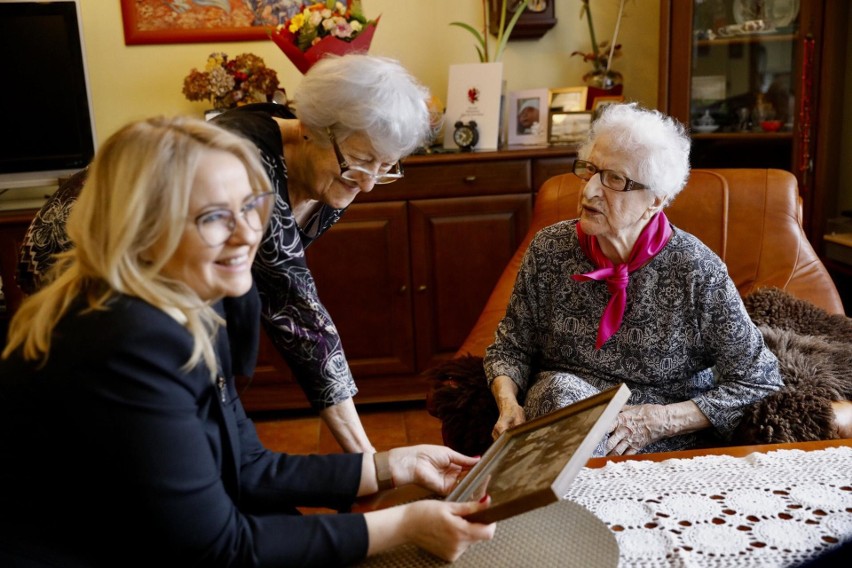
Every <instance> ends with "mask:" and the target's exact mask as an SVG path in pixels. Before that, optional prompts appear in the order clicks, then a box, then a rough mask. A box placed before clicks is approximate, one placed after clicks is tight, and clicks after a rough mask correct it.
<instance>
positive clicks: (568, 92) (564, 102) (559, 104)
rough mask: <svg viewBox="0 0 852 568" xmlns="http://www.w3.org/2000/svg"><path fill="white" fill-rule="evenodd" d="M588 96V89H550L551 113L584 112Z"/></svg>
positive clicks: (549, 105)
mask: <svg viewBox="0 0 852 568" xmlns="http://www.w3.org/2000/svg"><path fill="white" fill-rule="evenodd" d="M588 96H589V88H588V87H561V88H558V89H550V103H549V104H548V107H549V108H550V110H551V111H557V112H578V111H582V110H586V98H587V97H588Z"/></svg>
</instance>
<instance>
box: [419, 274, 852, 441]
mask: <svg viewBox="0 0 852 568" xmlns="http://www.w3.org/2000/svg"><path fill="white" fill-rule="evenodd" d="M743 302H744V304H745V307H746V310H747V311H748V313H749V315H751V317H752V319H753V320H754V322H755V323H756V324H757V325H758V327H759V328H760V331H761V332H762V333H763V337H764V341H765V342H766V345H767V347H768V348H769V349H770V350H771V351H772V352H773V353H774V354H775V356H776V357H778V361H779V368H780V370H781V374H782V376H783V378H784V387H783V388H782V389H781V390H779V391H778V392H776V393H774V394H772V395H770V396H768V397H767V398H765V399H763V400H762V401H760V402H758V403H756V404H754V405H753V406H751V407H749V408H748V409H747V410H746V412H745V414H744V416H743V420H742V422H741V423H740V426H739V428H738V429H737V431H736V432H735V433H734V436H733V438H732V442H733V443H735V444H768V443H781V442H796V441H806V440H826V439H832V438H837V437H838V433H837V429H836V427H835V425H834V421H833V416H834V415H833V411H832V408H831V402H832V401H835V400H844V399H846V400H852V349H850V347H852V318H848V317H846V316H843V315H832V314H828V313H827V312H825V311H823V310H821V309H820V308H818V307H816V306H814V305H813V304H810V303H808V302H805V301H803V300H799V299H797V298H795V297H793V296H790V295H789V294H787V293H786V292H784V291H782V290H779V289H777V288H763V289H760V290H757V291H756V292H754V293H752V294H750V295H749V296H748V297H746V298H745V299H744V300H743ZM426 374H427V375H428V376H429V377H430V379H431V382H432V386H431V388H430V391H429V393H428V396H427V410H428V411H429V413H430V414H431V415H432V416H435V417H436V418H438V419H440V420H441V422H442V433H443V437H444V443H445V444H447V445H448V446H449V447H451V448H453V449H455V450H457V451H459V452H462V453H465V454H467V455H481V454H482V453H484V452H485V450H486V449H487V448H488V446H490V445H491V441H492V440H491V429H492V428H493V426H494V423H495V422H496V421H497V417H498V412H497V405H496V403H495V402H494V397H493V396H492V395H491V392H490V390H489V389H488V385H487V381H486V378H485V371H484V370H483V368H482V358H481V357H476V356H473V355H464V356H461V357H457V358H455V359H451V360H449V361H447V362H446V363H444V364H442V365H439V366H438V367H435V368H433V369H431V370H429V371H427V372H426Z"/></svg>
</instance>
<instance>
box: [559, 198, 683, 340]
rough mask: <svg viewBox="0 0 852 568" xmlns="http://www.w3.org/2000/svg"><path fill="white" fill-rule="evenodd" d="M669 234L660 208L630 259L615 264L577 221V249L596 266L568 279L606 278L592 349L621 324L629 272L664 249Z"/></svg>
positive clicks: (640, 235) (670, 231)
mask: <svg viewBox="0 0 852 568" xmlns="http://www.w3.org/2000/svg"><path fill="white" fill-rule="evenodd" d="M671 236H672V228H671V226H669V220H668V219H667V218H666V215H665V213H663V212H662V211H660V212H659V213H657V214H656V215H654V216H653V217H652V218H651V220H650V221H649V222H648V224H647V225H645V228H644V229H642V232H641V233H640V234H639V238H638V239H637V240H636V244H634V245H633V250H632V251H630V258H628V259H627V262H625V263H623V264H615V265H614V264H613V263H612V261H611V260H610V259H608V258H607V257H606V256H604V254H603V252H601V247H600V245H599V244H598V239H597V237H595V236H593V235H592V236H590V235H586V234H585V233H583V231H582V229H580V223H579V222H578V223H577V238H578V239H579V241H580V248H581V249H583V252H584V253H585V254H586V256H587V257H589V260H591V261H592V263H594V265H595V266H597V267H598V268H597V270H592V271H591V272H587V273H585V274H572V275H571V278H573V279H574V280H575V281H577V282H588V281H590V280H606V287H607V289H608V290H609V293H610V298H609V303H608V304H607V306H606V309H604V313H603V316H601V322H600V325H599V326H598V338H597V341H596V342H595V349H600V348H601V347H602V346H603V344H604V343H606V341H607V339H609V338H610V337H612V335H613V334H614V333H615V332H616V331H618V328H619V327H621V320H622V319H623V318H624V309H625V308H626V306H627V282H628V278H629V276H630V274H631V273H632V272H634V271H635V270H637V269H639V268H641V267H642V266H644V265H645V264H646V263H647V262H648V261H649V260H651V259H652V258H654V257H655V256H657V253H659V252H660V251H661V250H663V247H665V246H666V243H668V242H669V239H670V238H671Z"/></svg>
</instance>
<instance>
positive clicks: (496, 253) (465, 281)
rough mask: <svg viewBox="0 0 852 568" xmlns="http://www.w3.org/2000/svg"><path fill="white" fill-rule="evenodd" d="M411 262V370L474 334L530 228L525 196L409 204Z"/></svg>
mask: <svg viewBox="0 0 852 568" xmlns="http://www.w3.org/2000/svg"><path fill="white" fill-rule="evenodd" d="M409 207H410V220H411V258H412V275H413V285H414V312H415V321H416V322H417V330H416V337H417V364H418V370H420V371H423V370H426V369H429V368H430V367H434V366H435V365H437V364H438V363H440V362H441V361H443V360H445V359H447V358H449V357H451V356H452V355H453V354H454V353H455V352H456V350H457V349H458V348H459V347H460V346H461V344H462V342H463V341H464V339H465V338H466V337H467V334H468V333H470V330H471V329H472V328H473V324H474V323H475V322H476V320H477V318H478V317H479V314H480V313H481V312H482V308H483V307H484V306H485V302H486V301H487V300H488V296H489V295H490V294H491V290H492V289H493V288H494V285H495V284H496V283H497V279H498V278H499V277H500V274H501V273H502V272H503V269H504V268H505V267H506V264H508V262H509V259H510V258H511V257H512V255H513V254H514V253H515V250H516V249H517V248H518V245H519V244H520V242H521V240H522V239H523V238H524V235H525V234H526V231H527V229H528V228H529V225H530V217H531V211H532V197H531V195H530V194H528V193H525V194H513V195H500V196H487V197H460V198H452V199H430V200H418V201H412V202H410V204H409Z"/></svg>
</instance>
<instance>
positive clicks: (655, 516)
mask: <svg viewBox="0 0 852 568" xmlns="http://www.w3.org/2000/svg"><path fill="white" fill-rule="evenodd" d="M566 498H567V499H570V500H572V501H574V502H576V503H579V504H581V505H583V506H584V507H586V508H587V509H589V510H590V511H591V512H593V513H594V514H595V515H596V516H597V517H598V518H599V519H601V520H603V521H604V522H605V523H606V524H607V526H609V528H610V530H611V531H613V533H614V534H615V536H616V539H617V541H618V545H619V549H620V560H619V566H622V567H630V568H633V567H656V566H665V567H693V566H708V567H716V566H718V567H726V568H727V567H729V566H738V567H740V566H761V567H763V566H795V565H796V564H799V563H801V562H803V561H806V560H809V559H811V558H814V557H816V556H819V555H820V554H823V553H824V552H826V551H828V550H829V549H830V548H831V547H833V546H836V545H837V544H838V543H840V542H842V541H846V540H849V539H852V448H849V447H839V448H827V449H823V450H816V451H809V452H805V451H801V450H776V451H772V452H769V453H765V454H759V453H755V454H751V455H749V456H746V457H742V458H735V457H730V456H701V457H696V458H692V459H672V460H667V461H663V462H651V461H626V462H619V463H609V464H607V465H606V466H605V467H603V468H600V469H590V468H585V469H583V470H582V471H581V472H580V474H579V475H578V476H577V478H576V479H575V480H574V483H573V484H572V486H571V491H570V492H569V493H568V494H567V495H566Z"/></svg>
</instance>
